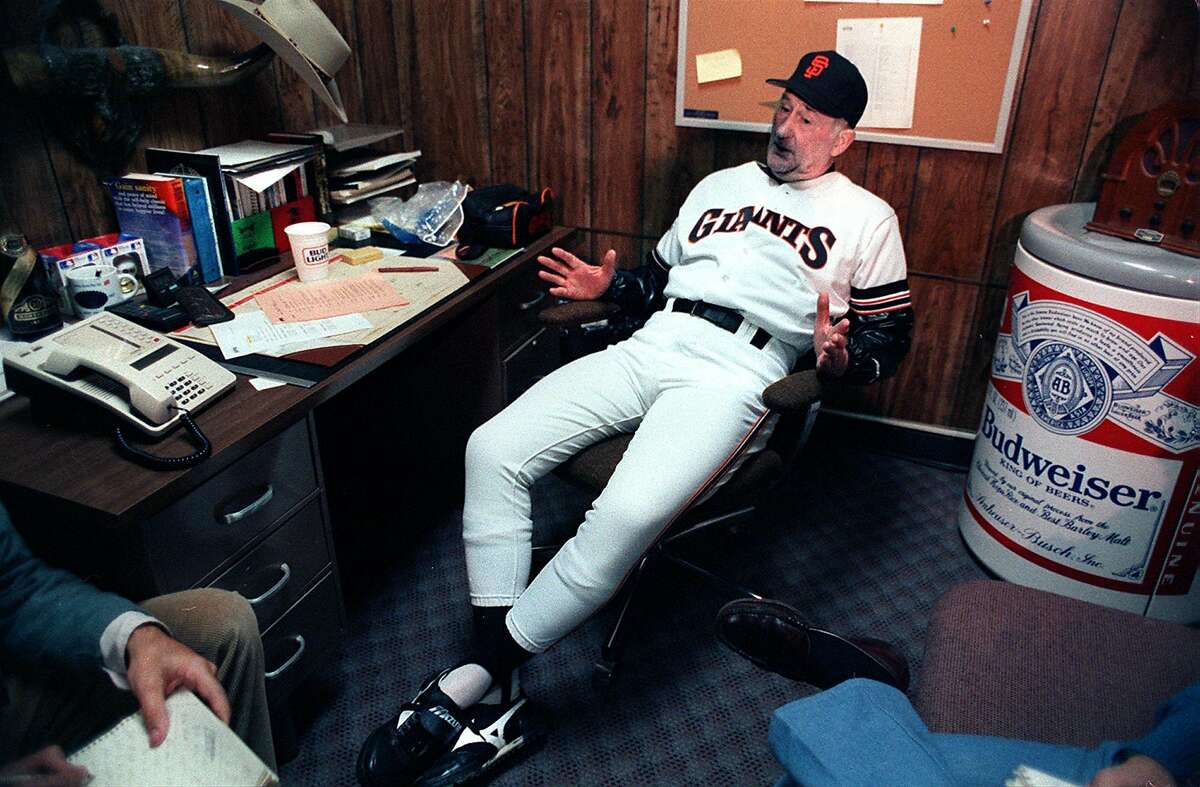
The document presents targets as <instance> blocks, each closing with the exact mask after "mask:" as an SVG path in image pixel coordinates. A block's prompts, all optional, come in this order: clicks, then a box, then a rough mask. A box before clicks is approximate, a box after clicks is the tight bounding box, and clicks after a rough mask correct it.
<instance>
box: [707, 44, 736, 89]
mask: <svg viewBox="0 0 1200 787" xmlns="http://www.w3.org/2000/svg"><path fill="white" fill-rule="evenodd" d="M741 75H742V56H741V54H740V53H739V52H738V51H737V50H736V49H720V50H718V51H716V52H705V53H704V54H702V55H696V81H697V82H699V83H700V84H701V85H703V84H704V83H705V82H716V81H718V80H721V79H733V78H734V77H740V76H741Z"/></svg>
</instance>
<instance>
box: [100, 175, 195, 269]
mask: <svg viewBox="0 0 1200 787" xmlns="http://www.w3.org/2000/svg"><path fill="white" fill-rule="evenodd" d="M105 185H106V186H107V187H108V191H109V195H110V196H111V197H112V201H113V208H114V210H115V211H116V214H117V222H118V223H119V224H120V225H121V232H123V233H125V234H127V235H134V236H137V237H139V238H141V239H142V240H143V241H144V242H145V244H146V258H147V260H148V261H149V263H150V268H151V270H158V269H159V268H169V269H170V271H171V274H172V275H173V276H174V277H175V278H176V280H177V281H179V282H180V283H185V284H199V283H200V266H199V259H198V258H197V255H196V242H195V240H194V238H193V233H192V220H191V214H190V213H189V212H188V203H187V196H186V194H185V193H184V189H183V181H181V180H180V179H179V178H177V177H169V176H165V175H147V174H143V173H139V172H131V173H128V174H126V175H124V176H122V177H119V178H109V179H108V180H106V181H105Z"/></svg>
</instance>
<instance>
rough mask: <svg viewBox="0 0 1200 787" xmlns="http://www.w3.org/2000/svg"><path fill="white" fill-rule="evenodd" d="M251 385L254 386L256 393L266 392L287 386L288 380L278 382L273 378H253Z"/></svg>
mask: <svg viewBox="0 0 1200 787" xmlns="http://www.w3.org/2000/svg"><path fill="white" fill-rule="evenodd" d="M250 385H252V386H254V390H256V391H266V390H269V389H271V388H278V387H279V386H281V385H287V381H286V380H276V379H274V378H273V377H251V378H250Z"/></svg>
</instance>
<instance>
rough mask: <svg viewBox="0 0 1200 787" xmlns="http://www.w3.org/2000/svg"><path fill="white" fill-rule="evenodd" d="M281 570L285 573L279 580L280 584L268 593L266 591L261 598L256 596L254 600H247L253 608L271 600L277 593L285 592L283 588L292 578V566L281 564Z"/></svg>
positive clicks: (276, 584)
mask: <svg viewBox="0 0 1200 787" xmlns="http://www.w3.org/2000/svg"><path fill="white" fill-rule="evenodd" d="M279 569H280V570H281V571H282V572H283V576H281V577H280V578H279V581H278V582H276V583H275V584H274V585H272V586H271V588H270V589H269V590H268V591H266V592H265V593H263V594H262V595H261V596H255V597H254V598H248V599H246V600H247V601H249V602H250V604H251V605H252V606H253V605H258V604H261V603H263V602H264V601H266V600H267V599H269V598H270V597H271V596H273V595H275V594H276V593H278V592H279V591H281V590H283V586H284V585H286V584H287V583H288V580H289V579H291V578H292V569H291V567H290V566H288V564H287V563H280V564H279Z"/></svg>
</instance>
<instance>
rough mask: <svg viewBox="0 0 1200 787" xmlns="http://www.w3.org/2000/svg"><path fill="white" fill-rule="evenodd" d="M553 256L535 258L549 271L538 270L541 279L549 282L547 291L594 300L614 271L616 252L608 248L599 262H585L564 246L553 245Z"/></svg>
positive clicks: (574, 298) (577, 298) (600, 293)
mask: <svg viewBox="0 0 1200 787" xmlns="http://www.w3.org/2000/svg"><path fill="white" fill-rule="evenodd" d="M550 251H551V253H552V254H554V257H547V256H545V255H543V256H540V257H538V262H540V263H541V264H542V265H543V266H545V267H546V268H548V269H549V270H544V271H538V276H540V277H541V279H542V281H545V282H549V283H550V284H551V285H553V286H552V287H550V294H551V295H554V296H556V297H559V298H570V299H571V300H573V301H593V300H595V299H596V298H599V297H600V296H601V295H603V294H604V291H605V290H607V289H608V285H609V284H611V283H612V280H613V275H614V274H615V273H616V270H617V252H616V251H615V250H613V249H609V250H608V252H607V253H605V255H604V259H602V260H601V261H600V264H599V265H592V264H590V263H587V262H584V261H583V260H581V259H579V258H578V257H576V256H575V255H574V254H572V253H571V252H569V251H567V250H566V249H560V248H558V247H557V246H555V247H554V248H553V249H551V250H550Z"/></svg>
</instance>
